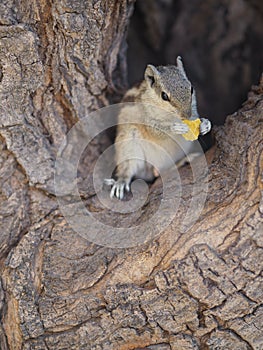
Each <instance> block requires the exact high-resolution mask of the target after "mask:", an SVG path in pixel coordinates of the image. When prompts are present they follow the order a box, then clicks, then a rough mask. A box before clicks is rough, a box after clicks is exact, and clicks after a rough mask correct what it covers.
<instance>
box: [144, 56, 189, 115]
mask: <svg viewBox="0 0 263 350" xmlns="http://www.w3.org/2000/svg"><path fill="white" fill-rule="evenodd" d="M176 64H177V66H159V67H155V66H153V65H150V64H149V65H148V66H147V68H146V70H145V73H144V78H145V81H146V84H147V90H148V93H147V95H148V100H152V101H149V102H153V103H154V104H156V105H158V106H159V107H160V108H163V109H165V110H167V111H169V112H174V113H175V114H176V116H177V117H179V118H181V119H189V118H190V117H191V112H192V108H191V103H192V96H193V93H194V89H193V87H192V84H191V83H190V81H189V80H188V78H187V76H186V74H185V71H184V67H183V63H182V59H181V57H180V56H178V57H177V59H176Z"/></svg>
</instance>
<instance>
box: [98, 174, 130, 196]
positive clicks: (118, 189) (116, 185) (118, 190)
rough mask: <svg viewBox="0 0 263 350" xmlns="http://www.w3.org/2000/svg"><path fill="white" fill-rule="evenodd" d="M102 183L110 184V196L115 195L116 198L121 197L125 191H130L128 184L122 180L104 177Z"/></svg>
mask: <svg viewBox="0 0 263 350" xmlns="http://www.w3.org/2000/svg"><path fill="white" fill-rule="evenodd" d="M104 184H105V185H108V186H112V188H111V191H110V198H114V197H116V198H117V199H123V198H124V194H125V191H127V192H129V191H130V185H129V184H128V183H127V182H125V181H124V180H118V181H116V180H114V179H105V180H104Z"/></svg>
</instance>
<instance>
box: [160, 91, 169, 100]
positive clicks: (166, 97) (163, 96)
mask: <svg viewBox="0 0 263 350" xmlns="http://www.w3.org/2000/svg"><path fill="white" fill-rule="evenodd" d="M162 99H163V100H164V101H170V100H169V97H168V95H167V93H166V92H164V91H163V92H162Z"/></svg>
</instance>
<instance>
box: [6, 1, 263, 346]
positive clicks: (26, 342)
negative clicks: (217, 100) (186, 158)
mask: <svg viewBox="0 0 263 350" xmlns="http://www.w3.org/2000/svg"><path fill="white" fill-rule="evenodd" d="M132 6H133V1H128V0H127V1H126V2H124V1H113V0H104V1H103V0H98V1H83V2H81V1H80V2H77V1H74V0H68V1H60V2H59V1H56V2H53V3H50V2H44V1H40V0H37V1H35V2H33V3H32V4H29V2H27V1H20V2H16V1H13V2H12V1H7V2H5V4H1V27H0V37H1V41H0V45H1V46H0V80H1V83H0V94H1V106H0V112H1V119H0V122H1V124H0V135H1V136H0V147H1V155H0V163H1V169H0V184H1V192H0V215H1V222H0V227H1V237H0V242H1V248H0V258H1V260H0V261H1V284H0V311H1V323H0V348H1V350H6V349H23V350H28V349H41V350H43V349H49V350H51V349H54V350H59V349H83V350H84V349H85V350H86V349H94V350H95V349H96V350H97V349H105V350H110V349H112V350H115V349H142V348H149V349H158V350H165V349H176V350H178V349H180V350H184V349H187V350H190V349H222V350H223V349H224V350H226V349H238V350H243V349H249V350H251V349H258V350H259V349H262V348H263V335H262V326H263V308H262V297H263V279H262V275H261V270H262V259H263V249H262V245H263V242H262V231H263V220H262V215H263V199H262V171H263V162H262V147H263V145H262V125H263V124H262V123H263V79H262V80H261V82H260V84H259V86H257V87H253V88H252V91H251V93H250V94H249V98H248V100H247V102H246V103H245V104H244V106H243V107H242V109H241V110H240V111H238V112H237V113H235V114H233V115H231V116H229V117H228V118H227V120H226V122H225V124H224V126H222V127H217V128H215V140H216V146H215V149H214V150H212V151H209V153H208V156H207V159H208V162H209V176H208V187H209V190H208V194H207V198H206V202H205V205H204V207H203V210H202V213H201V215H200V216H199V218H198V220H197V221H195V222H194V221H193V222H192V223H191V225H190V227H187V229H182V226H181V222H182V218H184V216H185V213H186V211H187V210H188V208H189V207H190V204H191V201H192V199H193V197H194V196H197V197H198V195H200V193H202V191H203V188H202V187H201V186H200V187H198V188H197V193H195V194H194V195H192V184H193V176H192V171H191V169H190V167H184V168H182V169H181V170H180V178H181V182H182V188H183V192H182V194H181V200H180V203H179V206H178V208H177V210H176V212H175V215H174V217H173V220H172V222H171V223H170V224H169V225H167V227H166V228H164V230H163V231H162V233H161V234H160V235H158V236H156V237H154V238H153V239H151V240H148V241H145V242H144V244H140V245H135V246H134V247H129V248H125V249H119V248H110V247H107V246H100V245H98V244H95V243H91V242H89V241H88V240H86V239H85V238H84V237H82V236H81V235H78V234H77V233H76V232H75V231H74V230H73V228H72V226H71V225H70V224H69V223H68V222H67V220H66V219H65V217H64V216H63V215H62V212H61V208H60V207H59V205H58V202H57V198H56V196H55V189H54V172H55V170H54V169H55V160H56V155H57V151H58V149H59V146H60V144H61V142H62V140H63V138H64V136H65V135H66V134H67V132H68V131H69V130H70V128H71V127H72V126H73V125H74V124H75V123H76V122H77V121H78V120H80V119H82V118H83V117H85V116H87V115H88V113H89V112H90V111H94V110H96V109H98V108H100V107H103V106H105V105H107V104H109V101H112V100H115V98H116V96H119V95H120V94H121V90H122V89H124V88H125V84H126V80H125V74H126V67H125V31H126V27H127V24H128V20H129V16H130V15H131V11H132ZM108 143H109V138H108V136H107V135H103V136H101V138H96V139H95V140H94V141H93V142H92V143H91V145H90V148H89V150H88V151H87V153H86V155H85V157H84V158H83V164H81V169H80V175H81V176H83V177H84V175H83V172H86V173H87V174H89V173H91V172H92V169H93V165H94V162H95V161H96V158H97V157H98V155H99V154H100V152H101V150H102V149H103V148H104V147H106V145H108ZM90 179H91V178H90V175H87V179H86V180H85V179H84V183H85V186H86V191H87V193H86V195H85V198H84V200H85V205H86V207H87V208H88V209H89V210H90V211H92V212H93V213H97V215H98V218H99V217H103V218H105V221H107V223H108V224H111V225H112V226H113V227H114V225H116V226H117V224H119V222H120V221H121V224H122V225H123V226H124V227H134V226H135V225H137V226H136V227H139V226H140V225H144V227H145V228H146V229H145V233H147V227H146V226H145V223H146V225H147V223H148V222H150V220H151V216H152V212H153V211H155V210H157V209H156V208H158V206H159V205H160V203H162V200H161V193H162V183H161V181H160V180H157V181H156V182H155V183H154V184H153V185H152V186H151V190H150V194H149V197H148V199H147V201H146V203H145V205H144V206H143V207H142V208H141V209H139V210H137V211H136V213H133V214H131V215H121V214H120V213H113V212H110V211H109V210H107V209H106V208H103V207H102V206H101V203H100V201H99V199H98V198H97V197H96V196H95V194H94V189H93V188H92V186H90ZM172 179H173V174H172V173H171V172H170V173H169V172H168V174H167V177H166V182H167V183H168V184H169V183H172ZM85 181H86V182H85ZM82 185H83V183H82ZM83 186H84V185H83ZM85 186H84V187H83V188H84V189H85ZM83 191H84V190H83V189H82V192H83ZM84 192H85V191H84ZM193 215H194V213H193ZM116 223H117V224H116ZM161 224H162V223H161ZM161 224H160V225H161ZM92 229H93V228H92V227H87V232H89V231H92ZM114 229H115V228H113V231H114ZM109 230H110V229H109ZM116 230H117V228H116ZM102 233H103V234H104V235H107V232H106V233H105V232H102Z"/></svg>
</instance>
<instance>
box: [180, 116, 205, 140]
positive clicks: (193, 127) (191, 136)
mask: <svg viewBox="0 0 263 350" xmlns="http://www.w3.org/2000/svg"><path fill="white" fill-rule="evenodd" d="M183 123H184V124H186V125H188V126H189V131H188V132H187V133H186V134H183V137H184V138H185V139H186V140H187V141H194V140H197V139H198V136H199V134H200V124H201V120H200V119H195V120H187V119H184V120H183Z"/></svg>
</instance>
